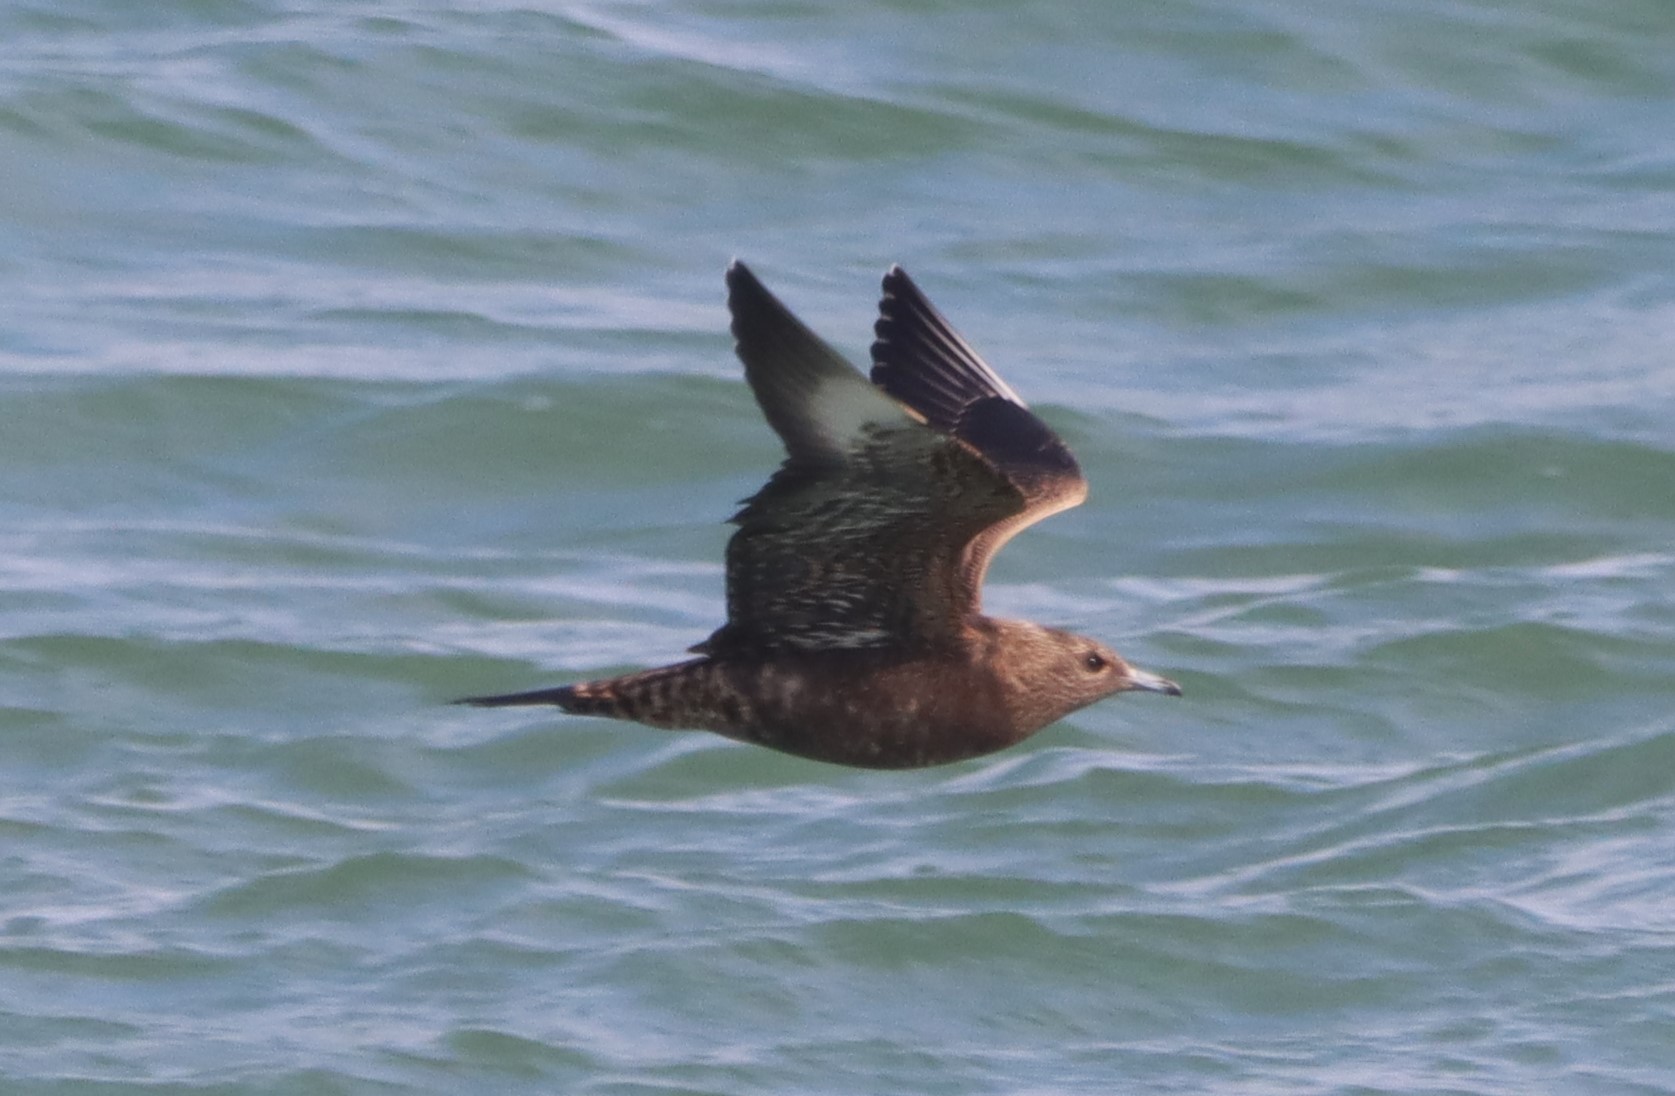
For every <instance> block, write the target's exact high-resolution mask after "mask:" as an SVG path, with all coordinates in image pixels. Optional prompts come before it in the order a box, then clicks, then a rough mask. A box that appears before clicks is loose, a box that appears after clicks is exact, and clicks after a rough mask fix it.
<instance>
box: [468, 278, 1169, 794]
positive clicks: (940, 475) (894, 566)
mask: <svg viewBox="0 0 1675 1096" xmlns="http://www.w3.org/2000/svg"><path fill="white" fill-rule="evenodd" d="M727 289H728V296H727V305H728V308H729V310H730V311H731V312H732V317H733V324H732V331H733V337H734V339H735V340H736V341H737V346H736V349H737V352H738V356H739V359H740V361H742V362H743V363H744V372H745V379H746V380H747V381H749V383H750V388H751V391H752V392H754V393H755V395H756V400H757V402H758V403H759V404H760V405H761V407H762V413H763V415H764V416H766V418H767V420H768V423H769V425H771V426H772V427H773V429H774V431H775V432H776V433H778V435H779V436H780V438H781V440H783V441H784V443H785V449H786V453H787V457H786V460H785V463H784V464H783V465H781V466H780V468H779V470H778V471H776V472H775V473H774V474H773V476H772V477H771V478H770V479H769V480H768V482H767V484H766V485H765V486H764V487H763V488H762V489H761V490H760V491H759V492H757V494H756V495H755V496H754V497H752V498H750V499H749V500H747V501H746V502H745V503H744V507H743V509H741V510H740V511H739V512H738V513H737V514H736V515H735V516H734V517H733V523H734V524H736V525H737V526H738V530H737V531H736V532H735V533H734V534H733V536H732V539H731V540H730V541H729V542H728V545H727V623H726V624H724V625H722V626H721V627H720V628H719V629H717V630H716V631H715V633H714V634H712V635H711V636H710V637H709V638H708V639H706V640H704V641H703V642H702V643H699V644H697V645H696V646H694V647H693V648H692V652H693V653H694V654H696V655H697V656H698V657H697V658H693V659H690V660H688V661H685V662H679V663H676V664H674V665H672V666H663V667H660V668H658V669H654V670H646V671H643V672H640V673H632V674H627V675H624V676H621V677H613V678H607V679H604V680H599V681H587V682H582V683H579V684H575V685H564V686H560V687H558V688H552V689H538V690H536V691H534V692H526V693H511V694H507V695H504V696H478V697H468V698H466V699H464V700H461V701H458V703H461V704H472V705H476V706H479V707H485V708H498V707H505V706H511V705H531V704H551V705H556V706H557V707H559V708H562V709H564V710H565V711H567V712H574V713H576V714H578V715H595V716H605V717H609V718H613V719H629V720H634V721H637V722H640V723H646V724H649V725H651V726H654V727H666V728H671V729H677V728H685V729H693V730H708V731H714V732H716V733H717V734H721V735H725V736H726V737H728V738H733V739H737V740H739V741H741V742H751V743H755V744H757V745H761V746H768V747H770V748H772V749H776V750H782V751H784V752H786V753H790V754H796V755H798V756H800V757H807V758H813V759H815V760H818V761H829V762H834V763H836V764H840V765H853V766H859V767H863V768H877V769H905V768H915V767H919V766H926V765H941V764H945V763H948V762H953V761H961V760H964V759H966V758H972V757H979V756H981V755H983V754H988V753H993V752H994V751H996V750H1001V749H1005V748H1006V747H1008V746H1011V745H1014V744H1016V743H1018V742H1020V741H1022V740H1023V739H1025V738H1028V737H1029V736H1030V735H1032V734H1034V733H1035V732H1036V731H1038V730H1040V729H1041V728H1043V727H1045V726H1047V725H1048V724H1050V723H1052V722H1053V721H1055V720H1057V719H1059V718H1061V717H1063V716H1064V715H1067V714H1068V713H1070V712H1073V711H1075V710H1077V709H1078V708H1082V707H1085V706H1086V705H1088V704H1092V703H1093V702H1094V701H1096V700H1100V699H1103V698H1104V697H1107V696H1110V695H1112V694H1114V693H1121V692H1127V691H1131V690H1141V691H1145V692H1154V693H1166V694H1168V695H1170V696H1179V695H1180V693H1181V690H1180V687H1179V686H1177V685H1176V684H1175V683H1174V682H1173V681H1170V680H1168V679H1167V678H1164V677H1160V676H1158V675H1157V674H1153V673H1148V672H1146V671H1145V670H1141V669H1137V668H1136V667H1134V666H1131V665H1129V663H1127V662H1126V661H1124V660H1123V659H1122V657H1121V656H1119V655H1118V654H1117V653H1116V652H1115V651H1113V650H1111V649H1110V648H1109V647H1107V646H1105V645H1104V644H1102V643H1099V642H1098V641H1096V640H1092V639H1088V638H1086V637H1084V636H1079V635H1075V634H1073V633H1071V632H1067V631H1062V630H1060V629H1057V628H1047V627H1043V626H1041V625H1039V624H1033V623H1030V622H1028V621H1022V620H1004V619H1000V618H996V617H989V616H985V615H983V612H982V587H983V576H984V574H985V573H986V572H987V571H988V569H989V561H990V560H991V559H992V558H993V557H994V554H995V552H996V551H998V550H999V549H1000V547H1001V546H1002V545H1003V544H1005V543H1006V542H1007V541H1008V540H1010V539H1011V538H1012V537H1013V536H1014V535H1015V534H1016V533H1018V532H1019V531H1020V530H1021V529H1023V528H1024V527H1025V526H1028V525H1031V524H1033V523H1035V522H1037V521H1040V520H1041V519H1042V518H1045V517H1047V516H1049V515H1051V514H1055V513H1058V512H1059V511H1060V510H1066V509H1069V508H1070V507H1072V506H1075V505H1077V504H1079V503H1080V502H1081V501H1082V500H1083V499H1084V498H1086V497H1087V481H1086V480H1085V479H1083V477H1082V471H1081V468H1080V467H1079V466H1078V465H1077V464H1076V459H1075V457H1073V456H1071V454H1070V450H1069V449H1068V448H1067V447H1066V446H1065V444H1064V442H1063V441H1062V440H1061V439H1060V438H1059V437H1058V435H1057V434H1055V433H1053V431H1052V430H1051V429H1049V428H1048V427H1047V425H1046V424H1045V423H1043V422H1042V421H1041V420H1040V419H1038V418H1036V417H1035V415H1034V414H1033V413H1031V412H1030V410H1029V408H1028V407H1027V406H1026V405H1025V404H1024V401H1023V400H1022V399H1020V398H1019V397H1018V394H1017V393H1016V392H1014V391H1013V390H1012V388H1011V387H1010V386H1009V385H1007V383H1006V382H1005V381H1003V380H1001V378H1000V376H999V375H998V374H997V373H995V371H994V370H993V369H991V368H990V367H989V365H988V364H987V363H986V362H984V361H983V359H982V358H981V357H979V356H978V355H977V352H976V351H975V350H973V349H972V348H971V346H970V344H968V343H967V342H966V341H965V339H963V338H962V337H961V336H960V334H959V333H958V332H957V331H955V330H954V329H953V327H951V326H950V325H949V323H948V321H947V320H946V319H944V318H943V316H942V314H941V313H940V312H938V311H937V310H936V308H935V307H934V306H933V305H932V304H931V303H930V301H929V300H928V299H927V298H926V297H925V295H924V294H923V293H922V292H920V290H919V287H918V286H916V285H914V284H913V281H912V280H911V279H909V278H908V276H907V274H906V273H905V272H904V271H903V270H902V269H901V267H899V266H892V267H891V268H890V270H889V272H888V273H886V274H885V275H884V296H883V299H882V301H881V302H880V304H879V318H878V322H877V324H876V325H875V327H874V332H875V335H876V341H875V342H874V343H873V346H872V361H873V366H872V374H871V381H870V382H869V381H868V380H867V378H866V377H864V376H862V375H861V373H860V372H859V371H857V370H856V369H855V368H854V367H853V366H851V365H850V364H849V362H848V361H846V360H845V359H844V358H843V357H842V356H841V355H839V354H838V353H837V352H836V351H835V350H833V349H832V348H831V347H830V346H828V345H827V344H826V343H825V342H823V341H822V340H821V339H820V338H819V336H817V335H815V334H814V333H813V332H812V331H810V330H809V329H808V328H807V327H805V326H804V325H803V323H802V322H801V321H800V320H798V319H797V317H796V316H794V315H792V313H791V311H790V310H789V309H787V308H786V307H785V306H784V305H783V304H781V303H780V302H779V300H778V298H776V297H775V296H774V295H773V294H772V293H769V292H768V290H767V289H766V288H765V287H763V285H762V283H761V282H760V281H758V280H757V279H756V276H755V275H754V274H752V273H751V272H750V270H749V269H748V268H747V267H746V266H745V265H744V264H743V263H740V262H734V263H733V264H732V265H731V266H730V267H728V270H727Z"/></svg>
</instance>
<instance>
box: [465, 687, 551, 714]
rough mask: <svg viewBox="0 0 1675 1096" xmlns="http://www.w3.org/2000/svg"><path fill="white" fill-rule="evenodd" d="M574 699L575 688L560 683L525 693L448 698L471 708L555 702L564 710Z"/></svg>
mask: <svg viewBox="0 0 1675 1096" xmlns="http://www.w3.org/2000/svg"><path fill="white" fill-rule="evenodd" d="M575 701H576V690H575V688H574V687H573V686H570V685H561V686H559V687H558V688H556V689H536V690H534V691H532V692H527V693H502V694H500V695H499V696H462V697H460V698H459V699H458V700H450V701H449V702H448V703H450V704H469V705H471V706H472V707H473V708H512V707H518V706H522V705H532V704H556V705H558V706H559V707H560V708H563V709H564V710H565V711H572V710H573V709H572V707H571V705H572V704H574V703H575Z"/></svg>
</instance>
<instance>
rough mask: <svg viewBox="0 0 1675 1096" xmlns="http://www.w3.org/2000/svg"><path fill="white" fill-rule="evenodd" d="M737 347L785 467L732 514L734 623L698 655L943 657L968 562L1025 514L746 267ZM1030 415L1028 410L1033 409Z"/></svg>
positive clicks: (1010, 494) (962, 603) (733, 270)
mask: <svg viewBox="0 0 1675 1096" xmlns="http://www.w3.org/2000/svg"><path fill="white" fill-rule="evenodd" d="M727 286H728V291H729V292H728V307H729V308H730V309H731V310H732V314H733V335H734V338H735V339H736V340H737V350H738V355H739V359H740V360H741V361H742V362H743V363H744V367H745V377H746V379H747V380H749V382H750V386H751V389H752V391H754V392H755V394H756V399H757V402H758V403H760V404H761V406H762V412H763V414H764V415H765V416H766V417H767V420H768V422H769V424H770V425H772V426H773V428H774V430H775V431H776V432H777V433H778V434H779V436H780V437H781V438H782V439H783V440H784V442H785V448H786V450H787V452H788V454H789V457H788V459H787V460H786V462H785V464H784V465H783V466H782V467H781V468H780V469H779V471H778V472H776V473H775V474H774V476H773V477H772V478H771V479H770V480H769V481H768V483H767V485H766V486H764V487H763V488H762V490H761V491H759V492H758V493H757V494H756V495H755V496H754V497H753V498H751V499H750V500H749V501H748V502H746V504H745V506H744V508H743V509H742V510H741V511H739V513H738V514H737V515H736V516H735V517H734V519H733V520H734V522H736V523H737V524H738V526H739V529H738V532H736V533H735V534H734V535H733V538H732V540H731V541H730V542H729V543H728V545H727V617H728V620H727V624H726V625H725V626H723V627H722V628H721V629H720V630H719V631H717V632H716V633H715V634H714V635H712V636H711V637H710V638H709V639H708V640H706V641H705V642H704V643H702V644H700V645H699V646H698V647H697V648H695V649H696V650H699V651H700V652H703V653H708V654H725V653H730V652H740V651H771V650H830V649H845V648H849V649H853V648H868V647H896V648H909V647H913V646H916V645H935V644H937V643H938V642H941V641H943V640H946V639H950V638H952V637H954V636H955V634H956V633H957V631H958V629H959V628H960V627H961V626H962V625H963V622H964V620H965V617H966V615H967V614H968V612H969V610H970V608H971V606H970V605H969V604H968V602H967V600H966V599H965V598H964V597H962V592H961V589H960V582H959V581H958V574H959V570H960V563H959V561H960V559H961V557H962V554H963V553H964V551H965V549H966V546H967V545H968V543H969V542H970V541H971V540H972V538H974V537H977V536H979V535H980V534H982V533H983V532H984V530H986V529H989V528H990V527H991V526H993V525H994V524H995V523H996V522H999V521H1001V520H1003V519H1004V518H1005V517H1006V515H1008V514H1013V513H1016V512H1018V511H1020V510H1022V509H1023V507H1024V505H1025V501H1024V497H1023V495H1022V494H1021V493H1020V491H1019V490H1018V488H1017V487H1016V486H1015V485H1013V484H1012V483H1011V482H1009V481H1008V480H1007V479H1006V478H1005V477H1004V476H1002V475H997V474H996V472H995V471H994V469H993V468H992V467H991V466H990V465H989V464H988V463H986V462H985V460H984V459H983V458H982V457H981V456H979V455H978V453H977V452H976V451H974V450H973V449H971V448H970V447H969V443H968V444H959V443H956V442H954V441H952V440H951V439H950V438H949V437H948V436H947V435H945V434H943V433H940V432H938V431H936V430H933V429H930V428H929V427H927V426H926V425H925V424H924V423H923V422H922V421H921V419H920V417H919V415H918V414H916V413H913V412H910V411H908V410H907V409H906V408H904V406H903V405H902V404H901V403H898V402H897V400H895V399H893V398H891V397H890V396H889V395H886V394H885V392H883V391H881V390H880V389H878V388H877V387H875V386H874V385H872V384H870V383H868V381H867V380H866V378H865V377H863V376H862V375H861V374H860V373H859V372H858V371H856V370H855V368H854V367H853V366H851V365H850V364H849V363H848V362H846V361H845V360H844V359H843V358H842V356H840V355H839V354H838V353H837V352H836V351H834V350H833V349H832V348H831V347H829V346H827V345H826V344H825V343H824V342H823V341H821V339H820V338H819V337H818V336H816V335H815V334H814V333H813V332H811V331H810V330H809V329H808V328H807V327H805V326H804V325H803V324H802V322H801V321H799V320H798V319H797V318H796V317H795V316H794V315H792V314H791V312H790V311H789V310H788V309H787V308H786V307H785V306H784V305H783V304H781V303H780V302H779V300H778V299H777V298H775V297H774V296H773V294H771V293H769V292H768V291H767V289H765V288H764V287H763V286H762V283H761V282H759V281H757V279H756V277H755V275H753V274H752V273H751V272H750V271H749V270H748V269H747V268H746V267H745V266H744V265H743V264H741V263H737V262H735V263H734V264H733V265H732V266H731V267H730V268H729V269H728V271H727ZM1026 414H1027V413H1026Z"/></svg>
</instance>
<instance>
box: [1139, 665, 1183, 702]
mask: <svg viewBox="0 0 1675 1096" xmlns="http://www.w3.org/2000/svg"><path fill="white" fill-rule="evenodd" d="M1128 687H1129V688H1130V689H1139V690H1140V691H1141V692H1146V693H1163V694H1164V695H1165V696H1180V695H1181V687H1180V686H1179V685H1177V684H1175V683H1174V682H1173V681H1170V680H1169V679H1168V678H1166V677H1164V676H1163V675H1161V674H1154V673H1149V672H1148V671H1146V670H1138V669H1130V670H1129V671H1128Z"/></svg>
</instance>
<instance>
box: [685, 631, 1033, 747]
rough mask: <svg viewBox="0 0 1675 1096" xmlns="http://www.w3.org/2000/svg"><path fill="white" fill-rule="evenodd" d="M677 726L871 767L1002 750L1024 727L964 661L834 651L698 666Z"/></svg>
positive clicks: (985, 672) (989, 680)
mask: <svg viewBox="0 0 1675 1096" xmlns="http://www.w3.org/2000/svg"><path fill="white" fill-rule="evenodd" d="M693 674H694V678H695V680H694V682H693V684H694V685H698V686H699V687H698V688H696V689H694V690H693V691H692V693H691V694H690V695H689V700H690V701H691V703H690V704H688V705H684V707H685V708H686V711H685V712H683V713H682V717H684V718H682V717H676V720H675V721H676V722H679V723H680V724H681V725H685V726H689V727H701V728H703V729H705V730H711V731H715V732H717V733H719V734H723V735H726V736H727V737H729V738H734V739H738V740H740V741H743V742H753V743H756V744H758V745H762V746H769V747H772V748H773V749H776V750H783V751H784V752H786V753H791V754H797V755H798V756H801V757H809V758H814V759H816V760H819V761H830V762H834V763H837V764H841V765H856V766H861V767H864V768H878V769H907V768H918V767H921V766H925V765H940V764H945V763H947V762H950V761H959V760H963V759H965V758H968V757H978V756H981V755H983V754H986V753H992V752H994V751H995V750H999V749H1003V748H1005V747H1007V746H1010V745H1012V744H1013V743H1015V742H1017V741H1019V740H1020V739H1023V738H1025V737H1027V736H1028V735H1029V734H1031V733H1033V732H1034V731H1035V730H1037V729H1038V728H1037V727H1034V726H1030V727H1020V726H1018V725H1017V724H1016V721H1015V720H1014V719H1013V718H1012V712H1011V707H1010V705H1009V704H1008V703H1007V698H1006V697H1005V696H1004V695H1003V693H1004V690H1003V688H1002V686H1001V683H1000V681H999V679H998V678H997V677H996V676H995V675H994V674H993V673H992V672H991V671H990V670H989V668H988V667H986V666H984V665H982V664H981V663H979V662H976V661H973V660H971V659H970V658H967V657H965V656H964V655H962V654H958V653H955V654H948V655H925V656H920V657H916V658H913V659H908V660H892V659H888V658H884V657H881V656H880V655H879V654H878V653H875V652H866V651H826V652H817V653H808V654H791V655H778V656H775V657H771V658H766V659H736V660H713V661H704V662H701V663H698V664H694V665H693Z"/></svg>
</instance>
